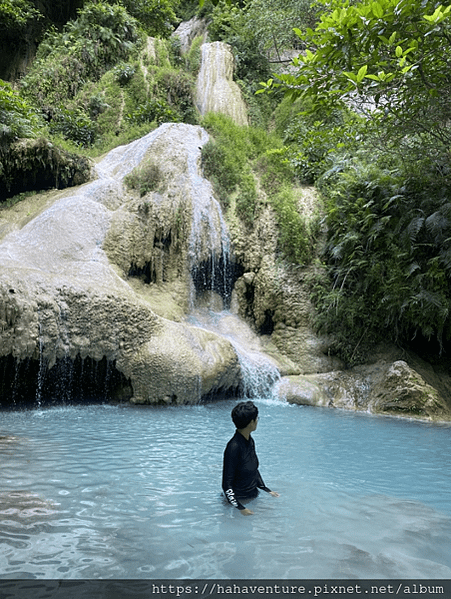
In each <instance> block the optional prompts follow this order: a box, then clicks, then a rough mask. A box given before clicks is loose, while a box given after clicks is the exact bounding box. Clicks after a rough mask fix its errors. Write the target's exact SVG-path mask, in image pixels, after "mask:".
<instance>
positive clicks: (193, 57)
mask: <svg viewBox="0 0 451 599" xmlns="http://www.w3.org/2000/svg"><path fill="white" fill-rule="evenodd" d="M203 43H204V38H203V36H202V35H198V36H197V37H196V38H194V40H193V41H192V43H191V46H190V49H189V50H188V52H187V53H186V56H185V68H186V69H187V71H188V72H189V73H192V74H193V75H197V74H198V72H199V70H200V63H201V56H202V53H201V49H200V48H201V46H202V44H203Z"/></svg>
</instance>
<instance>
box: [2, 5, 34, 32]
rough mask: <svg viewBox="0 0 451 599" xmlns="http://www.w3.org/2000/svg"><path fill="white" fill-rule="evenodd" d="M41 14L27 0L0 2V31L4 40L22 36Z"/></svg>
mask: <svg viewBox="0 0 451 599" xmlns="http://www.w3.org/2000/svg"><path fill="white" fill-rule="evenodd" d="M40 19H42V14H41V13H40V12H39V11H38V10H37V9H36V8H35V6H33V3H32V2H30V1H27V0H2V1H1V2H0V31H1V33H2V36H4V38H5V37H6V38H13V37H14V36H17V35H23V34H24V33H25V31H26V28H27V27H28V26H29V25H30V23H32V22H33V21H36V20H40Z"/></svg>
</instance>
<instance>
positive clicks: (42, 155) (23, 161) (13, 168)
mask: <svg viewBox="0 0 451 599" xmlns="http://www.w3.org/2000/svg"><path fill="white" fill-rule="evenodd" d="M90 175H91V163H90V161H89V160H88V159H87V158H85V157H83V156H77V155H76V154H70V153H69V152H66V151H65V150H62V149H61V148H58V147H57V146H55V145H53V144H52V143H51V142H49V141H48V140H47V139H44V138H39V139H21V140H18V141H17V142H15V143H14V144H12V145H11V146H10V147H9V148H8V150H6V151H4V152H2V153H0V202H2V201H5V200H6V199H7V198H8V197H12V196H14V195H16V194H18V193H22V192H24V191H41V190H45V189H51V188H55V187H56V188H60V189H62V188H65V187H73V186H75V185H81V184H82V183H85V182H86V181H88V180H89V178H90Z"/></svg>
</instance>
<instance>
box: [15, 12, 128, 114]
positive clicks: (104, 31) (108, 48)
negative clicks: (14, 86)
mask: <svg viewBox="0 0 451 599" xmlns="http://www.w3.org/2000/svg"><path fill="white" fill-rule="evenodd" d="M139 43H140V34H139V27H138V23H137V21H136V20H135V19H133V18H132V17H131V16H130V15H129V14H128V13H127V12H126V10H125V9H124V8H123V7H122V6H119V5H116V6H111V5H109V4H107V3H105V2H98V3H93V2H89V3H87V4H86V5H85V6H84V8H83V9H82V10H80V11H79V16H78V18H77V20H76V21H70V22H69V23H68V24H67V25H66V27H65V29H64V31H63V32H61V33H59V32H57V31H56V30H52V31H49V32H48V33H47V35H46V37H45V39H44V40H43V42H42V43H41V44H40V46H39V49H38V53H37V59H36V61H35V63H34V64H33V67H32V69H31V70H30V73H29V74H28V75H27V76H26V77H24V79H23V80H22V89H23V92H24V93H26V94H27V96H29V97H30V98H32V99H33V100H34V101H35V102H37V103H38V104H39V105H41V106H45V105H48V106H52V105H53V106H58V105H60V104H63V103H66V102H67V100H68V99H71V98H74V97H75V96H76V94H77V93H78V92H79V91H80V90H81V89H82V87H83V85H84V84H85V82H86V81H87V80H89V79H91V80H98V79H99V78H100V77H101V76H102V75H103V73H105V72H106V71H107V70H108V69H109V68H111V67H113V66H114V65H115V64H117V63H119V62H121V61H124V60H127V59H128V57H129V56H130V54H131V53H132V51H133V50H135V49H136V48H137V46H138V45H139Z"/></svg>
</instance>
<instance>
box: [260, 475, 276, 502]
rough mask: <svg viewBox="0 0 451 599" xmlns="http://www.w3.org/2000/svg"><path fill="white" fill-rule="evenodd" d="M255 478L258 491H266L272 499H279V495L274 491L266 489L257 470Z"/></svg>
mask: <svg viewBox="0 0 451 599" xmlns="http://www.w3.org/2000/svg"><path fill="white" fill-rule="evenodd" d="M257 476H258V481H257V487H258V488H259V489H261V490H262V491H266V492H267V493H269V494H270V495H272V496H273V497H279V493H276V491H271V489H268V487H267V486H266V485H265V483H264V482H263V479H262V477H261V474H260V472H259V471H258V470H257Z"/></svg>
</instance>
